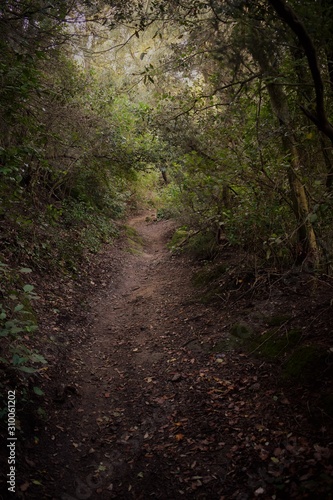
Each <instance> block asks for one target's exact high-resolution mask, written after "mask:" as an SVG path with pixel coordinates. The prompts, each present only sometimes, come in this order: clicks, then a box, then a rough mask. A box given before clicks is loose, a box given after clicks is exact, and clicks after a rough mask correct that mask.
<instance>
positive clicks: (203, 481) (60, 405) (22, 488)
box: [17, 211, 333, 500]
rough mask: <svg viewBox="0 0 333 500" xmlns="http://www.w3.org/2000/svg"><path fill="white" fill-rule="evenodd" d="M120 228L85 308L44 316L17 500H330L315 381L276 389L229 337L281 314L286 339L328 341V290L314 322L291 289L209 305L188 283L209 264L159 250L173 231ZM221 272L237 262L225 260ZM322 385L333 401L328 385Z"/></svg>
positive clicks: (138, 219)
mask: <svg viewBox="0 0 333 500" xmlns="http://www.w3.org/2000/svg"><path fill="white" fill-rule="evenodd" d="M127 224H128V226H127V229H126V236H124V237H123V238H122V239H121V240H120V241H119V242H118V243H116V245H115V246H113V247H108V248H106V250H105V251H104V253H102V254H101V255H100V256H98V257H96V259H97V260H96V263H95V264H94V265H93V269H92V270H91V272H90V274H89V279H88V280H86V284H85V288H84V290H81V292H80V294H81V295H80V296H78V295H77V294H76V292H75V289H73V290H71V289H68V285H66V290H65V288H64V289H63V291H62V292H63V297H62V299H61V300H62V305H60V306H59V304H58V305H57V309H55V311H56V312H55V313H52V314H51V313H50V308H49V306H48V307H46V310H45V311H44V312H45V322H44V326H43V330H44V331H45V330H47V335H48V336H49V338H52V339H54V341H53V343H51V345H50V344H49V347H48V348H47V349H48V350H47V352H45V353H44V354H45V355H46V357H47V358H48V359H49V362H50V365H52V367H51V368H50V369H49V370H47V371H44V372H43V374H42V375H41V380H40V383H41V386H42V387H43V388H44V389H47V390H45V392H46V394H47V396H46V400H45V407H46V412H47V417H46V420H45V421H41V422H39V423H36V422H33V423H32V428H31V430H30V436H31V439H30V438H29V439H27V441H26V443H25V445H24V450H23V451H22V453H23V454H24V459H22V467H21V477H20V482H19V483H18V487H17V490H18V491H17V497H18V498H23V499H25V498H27V499H30V498H32V499H34V498H36V499H37V498H38V499H39V498H42V499H57V500H59V499H61V500H73V499H74V500H75V499H88V498H89V499H92V500H94V499H99V500H107V499H117V500H122V499H129V500H130V499H136V500H138V499H142V500H147V499H148V498H156V499H165V500H166V499H168V500H177V499H186V498H196V499H207V500H214V499H216V500H222V499H237V500H245V499H252V498H263V499H266V498H267V499H268V498H318V499H325V498H332V496H331V493H330V492H331V491H332V490H331V488H332V485H333V465H332V445H333V433H332V419H331V418H330V417H329V416H328V415H326V414H325V412H323V410H321V409H320V398H322V397H323V393H322V392H320V394H319V392H318V387H317V386H316V384H317V382H318V381H316V376H315V375H314V376H312V377H311V378H306V380H305V381H303V382H302V383H300V382H299V381H291V380H290V379H288V380H287V381H284V380H283V379H282V378H281V366H280V364H279V363H276V362H274V360H270V359H265V358H262V357H259V356H255V355H254V354H255V353H249V352H248V350H244V349H240V348H239V345H238V344H237V338H241V337H242V335H244V336H245V337H246V332H247V330H246V328H245V327H244V328H242V327H239V328H238V334H239V335H238V337H237V331H236V332H235V336H234V341H235V342H234V343H232V342H229V340H230V335H229V332H230V329H232V325H235V324H239V325H242V324H243V323H244V324H246V325H248V324H251V325H252V327H255V326H256V325H257V327H258V328H259V329H260V328H262V330H264V328H265V318H266V320H267V318H268V317H270V318H272V317H277V316H276V315H277V314H280V315H281V314H285V313H286V311H287V313H288V314H291V315H292V321H293V322H294V323H292V324H293V326H294V327H295V322H298V327H299V328H302V325H303V324H306V325H307V326H308V325H309V323H311V321H314V319H316V321H315V323H314V325H313V330H315V329H316V328H317V326H318V324H319V327H320V328H324V326H323V325H324V324H325V325H326V326H325V327H330V324H329V321H330V318H332V313H331V309H330V307H331V299H332V296H333V294H332V291H331V292H330V296H329V295H328V292H327V290H328V288H325V286H324V285H323V286H324V289H323V290H324V291H323V293H324V294H326V295H325V297H326V299H325V304H323V303H322V307H323V309H322V310H321V311H319V310H318V307H317V306H318V304H317V303H315V300H314V298H313V296H314V294H313V292H311V290H310V288H309V290H310V291H309V293H308V294H303V295H302V294H299V293H298V292H297V289H296V288H295V287H294V285H293V284H292V282H291V281H290V282H288V284H287V285H288V287H287V288H286V286H287V285H285V288H282V285H281V287H280V289H279V290H276V291H275V292H274V293H273V291H272V290H271V289H270V291H269V292H267V293H262V294H261V295H260V294H259V296H258V297H256V298H253V297H252V298H251V297H250V298H249V296H246V294H244V293H241V294H239V295H238V299H237V298H236V300H234V301H230V300H229V301H226V299H224V300H223V297H221V300H220V302H216V301H215V302H212V303H210V302H207V303H206V301H204V300H202V296H201V295H200V293H199V291H198V288H197V287H195V286H194V284H193V280H192V279H191V278H192V276H193V273H194V271H198V270H200V269H201V268H202V267H203V264H202V263H194V262H193V261H191V259H190V258H189V257H188V256H186V255H185V254H182V253H179V254H177V255H175V254H174V253H172V252H170V250H168V249H167V246H166V243H167V241H168V240H169V239H170V237H171V235H172V232H173V230H174V222H172V221H165V220H163V221H159V222H157V221H156V220H154V214H153V212H149V213H148V212H147V211H142V212H141V213H139V214H137V215H136V216H134V217H132V218H131V219H130V220H129V221H128V223H127ZM221 258H222V260H223V259H225V260H226V261H227V262H228V261H232V262H234V259H235V256H234V255H233V251H232V249H229V250H228V249H227V248H226V250H225V254H224V255H222V257H221ZM292 279H294V278H292V277H291V278H290V280H292ZM239 281H242V280H239ZM45 286H46V285H45ZM49 286H50V290H51V288H52V287H53V288H52V290H53V291H54V286H55V285H54V283H51V282H50V284H49ZM302 286H303V287H304V282H303V285H302ZM293 287H294V288H293ZM292 288H293V290H294V293H293V295H292V296H291V292H290V290H291V289H292ZM286 290H287V292H288V293H287V292H286ZM50 294H51V291H50ZM45 295H46V296H47V290H45ZM226 302H228V304H229V305H228V304H227V303H226ZM314 311H316V314H314ZM48 312H49V314H48ZM300 312H301V313H302V322H301V321H300ZM274 315H275V316H274ZM307 315H308V316H307ZM318 315H320V318H325V321H324V319H322V320H321V319H318ZM325 315H326V316H325ZM320 321H324V323H323V324H321V323H320ZM288 322H290V317H289V316H288V317H287V319H286V321H284V320H283V321H282V325H283V327H284V328H285V323H288ZM279 325H280V326H278V328H277V330H279V328H281V322H280V324H279ZM266 327H267V324H266ZM266 330H267V328H266ZM326 337H327V335H326ZM325 377H326V378H325ZM318 383H320V384H321V388H323V387H324V389H325V391H326V392H325V391H324V392H325V394H326V393H329V391H330V389H331V388H332V385H330V384H331V382H330V378H329V377H328V376H326V375H324V376H323V377H321V378H320V380H319V382H318Z"/></svg>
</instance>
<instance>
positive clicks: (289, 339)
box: [248, 329, 301, 359]
mask: <svg viewBox="0 0 333 500" xmlns="http://www.w3.org/2000/svg"><path fill="white" fill-rule="evenodd" d="M300 338H301V332H300V331H299V330H297V329H293V330H289V331H287V332H281V330H279V329H271V330H269V331H268V332H266V333H264V334H263V335H259V336H257V337H255V338H253V339H252V340H251V342H250V343H249V346H248V347H249V349H250V350H251V351H254V352H255V354H257V355H258V356H260V357H263V358H267V359H277V358H279V357H282V356H284V355H285V354H286V353H287V352H289V351H290V350H291V349H293V348H294V347H295V346H296V345H297V343H298V342H299V340H300Z"/></svg>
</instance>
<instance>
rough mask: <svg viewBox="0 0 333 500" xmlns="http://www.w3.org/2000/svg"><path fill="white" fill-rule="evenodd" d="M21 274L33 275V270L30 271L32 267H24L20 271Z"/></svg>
mask: <svg viewBox="0 0 333 500" xmlns="http://www.w3.org/2000/svg"><path fill="white" fill-rule="evenodd" d="M20 273H23V274H29V273H32V269H30V267H22V268H21V269H20Z"/></svg>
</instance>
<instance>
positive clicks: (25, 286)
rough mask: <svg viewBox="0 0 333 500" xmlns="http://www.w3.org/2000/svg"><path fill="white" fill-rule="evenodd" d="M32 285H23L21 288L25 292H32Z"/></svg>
mask: <svg viewBox="0 0 333 500" xmlns="http://www.w3.org/2000/svg"><path fill="white" fill-rule="evenodd" d="M34 288H35V287H34V286H33V285H24V287H23V290H24V291H25V292H26V293H29V292H32V291H33V290H34Z"/></svg>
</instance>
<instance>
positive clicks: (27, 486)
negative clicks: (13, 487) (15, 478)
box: [20, 481, 30, 491]
mask: <svg viewBox="0 0 333 500" xmlns="http://www.w3.org/2000/svg"><path fill="white" fill-rule="evenodd" d="M29 486H30V483H28V481H26V482H25V483H23V484H21V486H20V490H21V491H27V489H28V488H29Z"/></svg>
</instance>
